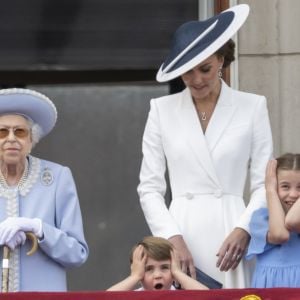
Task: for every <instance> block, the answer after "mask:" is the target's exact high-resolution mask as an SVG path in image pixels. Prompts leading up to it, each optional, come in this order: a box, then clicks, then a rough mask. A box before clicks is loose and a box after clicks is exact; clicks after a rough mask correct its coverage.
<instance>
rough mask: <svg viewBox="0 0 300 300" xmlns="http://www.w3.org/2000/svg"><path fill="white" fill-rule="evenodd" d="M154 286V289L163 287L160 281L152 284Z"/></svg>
mask: <svg viewBox="0 0 300 300" xmlns="http://www.w3.org/2000/svg"><path fill="white" fill-rule="evenodd" d="M154 288H155V289H156V290H161V289H162V288H163V285H162V284H161V283H157V284H156V285H155V286H154Z"/></svg>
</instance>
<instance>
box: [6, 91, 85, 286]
mask: <svg viewBox="0 0 300 300" xmlns="http://www.w3.org/2000/svg"><path fill="white" fill-rule="evenodd" d="M56 119H57V112H56V108H55V106H54V104H53V103H52V101H51V100H50V99H49V98H48V97H46V96H45V95H42V94H40V93H38V92H36V91H32V90H29V89H19V88H13V89H3V90H0V246H1V250H2V246H4V245H6V246H8V247H9V248H10V258H9V263H8V266H9V278H8V291H10V292H16V291H66V290H67V278H66V270H67V269H68V268H71V267H78V266H80V265H81V264H83V263H84V262H85V261H86V259H87V257H88V253H89V250H88V246H87V243H86V241H85V238H84V232H83V226H82V218H81V211H80V205H79V200H78V196H77V191H76V186H75V183H74V180H73V177H72V173H71V171H70V169H69V168H68V167H65V166H62V165H59V164H57V163H54V162H50V161H47V160H43V159H39V158H37V157H34V156H32V155H30V152H31V150H32V147H33V146H34V145H35V144H36V143H37V142H38V140H39V139H40V138H41V137H44V136H46V135H47V134H48V133H49V132H50V131H51V130H52V129H53V127H54V125H55V123H56ZM28 231H29V232H32V233H33V234H34V235H35V236H36V237H37V239H38V250H37V251H36V252H35V253H34V254H33V255H32V256H27V255H26V253H27V251H28V249H29V246H30V243H29V242H28V241H26V235H25V233H26V232H28ZM0 257H1V258H2V251H1V253H0ZM2 267H3V266H2ZM1 269H2V268H1ZM4 278H5V277H4ZM1 282H2V281H1ZM5 282H6V280H5ZM6 286H7V285H6V284H5V289H6Z"/></svg>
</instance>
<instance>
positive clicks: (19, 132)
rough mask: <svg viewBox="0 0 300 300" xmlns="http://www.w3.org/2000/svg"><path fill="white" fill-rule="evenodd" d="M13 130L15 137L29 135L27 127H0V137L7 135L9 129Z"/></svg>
mask: <svg viewBox="0 0 300 300" xmlns="http://www.w3.org/2000/svg"><path fill="white" fill-rule="evenodd" d="M11 130H12V131H13V133H14V136H15V137H17V138H21V139H22V138H26V137H28V135H29V130H28V129H27V128H22V127H17V128H6V127H2V128H0V139H4V138H6V137H8V136H9V133H10V131H11Z"/></svg>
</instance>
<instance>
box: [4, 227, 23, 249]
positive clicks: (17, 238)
mask: <svg viewBox="0 0 300 300" xmlns="http://www.w3.org/2000/svg"><path fill="white" fill-rule="evenodd" d="M25 241H26V235H25V232H24V231H18V232H17V233H16V234H15V235H14V236H13V237H12V238H11V239H10V240H9V241H7V242H6V245H7V246H8V247H9V248H10V249H11V250H15V248H16V247H17V246H19V245H24V244H25Z"/></svg>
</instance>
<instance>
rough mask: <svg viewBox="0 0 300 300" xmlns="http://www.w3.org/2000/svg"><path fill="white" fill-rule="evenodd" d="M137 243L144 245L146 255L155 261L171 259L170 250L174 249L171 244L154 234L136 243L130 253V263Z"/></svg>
mask: <svg viewBox="0 0 300 300" xmlns="http://www.w3.org/2000/svg"><path fill="white" fill-rule="evenodd" d="M139 245H142V246H143V247H144V251H145V253H144V254H146V255H147V257H150V258H152V259H154V260H157V261H162V260H168V259H171V251H172V250H173V249H174V248H173V245H172V244H171V243H170V242H169V241H168V240H166V239H164V238H161V237H156V236H146V237H145V238H144V239H143V240H142V241H141V242H139V243H138V244H136V245H135V246H134V247H133V249H132V251H131V255H130V263H132V256H133V252H134V250H135V249H136V247H138V246H139Z"/></svg>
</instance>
